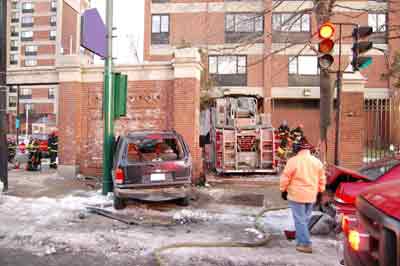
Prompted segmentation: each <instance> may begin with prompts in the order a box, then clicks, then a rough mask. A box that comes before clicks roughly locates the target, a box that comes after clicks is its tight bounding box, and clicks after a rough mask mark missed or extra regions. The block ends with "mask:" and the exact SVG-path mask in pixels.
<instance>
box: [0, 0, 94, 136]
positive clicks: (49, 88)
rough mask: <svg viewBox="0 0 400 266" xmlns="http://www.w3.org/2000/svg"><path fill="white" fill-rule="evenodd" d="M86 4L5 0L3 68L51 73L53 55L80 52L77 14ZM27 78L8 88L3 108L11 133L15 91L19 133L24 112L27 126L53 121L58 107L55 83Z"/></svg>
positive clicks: (76, 0)
mask: <svg viewBox="0 0 400 266" xmlns="http://www.w3.org/2000/svg"><path fill="white" fill-rule="evenodd" d="M87 6H88V3H87V1H81V0H65V1H64V0H8V16H7V17H8V24H7V32H8V36H9V38H8V44H7V54H8V60H7V70H8V72H9V73H10V74H11V75H12V73H14V72H18V73H21V72H24V73H25V74H26V77H29V75H30V73H37V71H39V72H40V73H41V74H46V73H51V72H54V71H55V68H56V57H57V56H58V55H62V54H77V53H80V48H79V43H78V42H77V40H78V39H77V34H79V31H80V28H79V14H80V11H81V10H83V9H84V8H86V7H87ZM32 83H33V81H32V80H30V79H29V78H24V79H20V80H16V81H15V83H14V84H31V85H21V86H19V87H18V86H17V85H15V86H10V87H9V91H8V97H7V99H8V101H7V111H8V113H9V132H10V133H15V117H16V112H17V97H18V93H17V92H18V90H19V105H20V106H19V113H20V119H21V132H22V133H25V125H24V124H25V120H26V119H25V117H26V113H27V112H28V113H29V114H28V121H29V129H28V131H29V132H28V133H32V128H31V122H34V121H36V120H38V119H40V118H43V117H47V118H50V121H54V122H55V120H56V116H57V110H58V101H57V99H58V97H57V93H58V85H57V84H51V85H50V84H46V83H48V81H47V80H45V79H40V80H39V82H37V83H43V84H42V85H34V84H32Z"/></svg>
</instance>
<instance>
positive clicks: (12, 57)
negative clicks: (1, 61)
mask: <svg viewBox="0 0 400 266" xmlns="http://www.w3.org/2000/svg"><path fill="white" fill-rule="evenodd" d="M16 64H18V55H17V54H11V55H10V65H16Z"/></svg>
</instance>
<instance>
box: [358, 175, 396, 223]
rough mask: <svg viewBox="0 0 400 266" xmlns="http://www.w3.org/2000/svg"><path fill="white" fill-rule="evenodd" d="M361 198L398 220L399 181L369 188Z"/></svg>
mask: <svg viewBox="0 0 400 266" xmlns="http://www.w3.org/2000/svg"><path fill="white" fill-rule="evenodd" d="M361 196H362V197H363V198H364V199H366V200H367V201H368V202H369V203H371V204H372V205H374V206H375V207H376V208H377V209H379V210H381V211H382V212H384V213H386V214H387V215H389V216H392V217H394V218H396V219H398V220H400V181H392V182H387V183H382V184H379V185H374V186H371V187H370V188H368V189H366V190H365V191H363V193H362V194H361Z"/></svg>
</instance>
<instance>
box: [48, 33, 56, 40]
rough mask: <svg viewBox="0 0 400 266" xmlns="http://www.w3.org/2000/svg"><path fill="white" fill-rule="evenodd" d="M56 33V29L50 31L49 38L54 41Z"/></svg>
mask: <svg viewBox="0 0 400 266" xmlns="http://www.w3.org/2000/svg"><path fill="white" fill-rule="evenodd" d="M56 34H57V33H56V31H55V30H51V31H50V33H49V39H50V40H53V41H54V40H55V39H56Z"/></svg>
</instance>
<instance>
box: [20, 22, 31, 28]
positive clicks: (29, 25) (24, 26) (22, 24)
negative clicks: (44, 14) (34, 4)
mask: <svg viewBox="0 0 400 266" xmlns="http://www.w3.org/2000/svg"><path fill="white" fill-rule="evenodd" d="M21 27H23V28H31V27H33V22H22V23H21Z"/></svg>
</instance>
